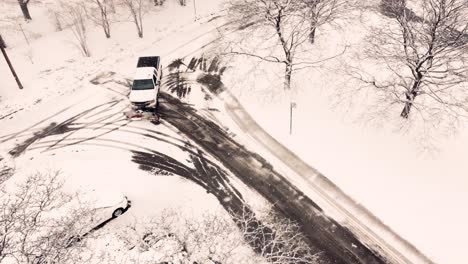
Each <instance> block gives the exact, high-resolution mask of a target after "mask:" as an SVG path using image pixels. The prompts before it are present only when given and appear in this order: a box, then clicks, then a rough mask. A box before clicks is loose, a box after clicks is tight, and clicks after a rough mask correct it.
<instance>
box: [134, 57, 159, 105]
mask: <svg viewBox="0 0 468 264" xmlns="http://www.w3.org/2000/svg"><path fill="white" fill-rule="evenodd" d="M161 75H162V66H161V59H160V57H159V56H154V57H140V58H138V63H137V68H136V72H135V76H134V78H133V83H132V87H131V90H130V96H129V98H130V102H131V103H132V105H133V106H134V107H135V108H137V109H140V108H146V107H151V106H153V107H156V106H157V102H158V95H159V87H160V84H161Z"/></svg>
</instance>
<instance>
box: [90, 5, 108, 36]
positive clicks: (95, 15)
mask: <svg viewBox="0 0 468 264" xmlns="http://www.w3.org/2000/svg"><path fill="white" fill-rule="evenodd" d="M88 1H89V2H90V3H92V4H93V5H94V8H92V10H91V13H90V17H91V20H93V22H94V23H96V24H97V25H100V26H101V27H102V29H103V30H104V34H105V35H106V38H110V37H111V34H110V24H111V21H110V12H111V11H112V5H113V3H111V2H112V0H88Z"/></svg>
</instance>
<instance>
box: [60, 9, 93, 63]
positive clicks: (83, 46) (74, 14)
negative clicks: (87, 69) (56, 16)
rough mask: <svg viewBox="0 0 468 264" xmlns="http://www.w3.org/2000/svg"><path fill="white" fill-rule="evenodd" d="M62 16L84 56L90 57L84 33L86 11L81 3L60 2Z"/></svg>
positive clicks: (85, 33)
mask: <svg viewBox="0 0 468 264" xmlns="http://www.w3.org/2000/svg"><path fill="white" fill-rule="evenodd" d="M61 7H62V15H63V18H64V20H65V21H66V24H67V26H68V27H70V29H71V31H72V32H73V36H74V37H75V39H76V41H77V42H78V47H79V48H80V50H81V52H82V53H83V55H84V56H86V57H90V56H91V52H90V50H89V47H88V39H87V32H86V9H85V7H84V5H83V4H82V3H66V2H61Z"/></svg>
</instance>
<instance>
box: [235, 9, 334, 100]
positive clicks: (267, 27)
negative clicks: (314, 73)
mask: <svg viewBox="0 0 468 264" xmlns="http://www.w3.org/2000/svg"><path fill="white" fill-rule="evenodd" d="M304 8H305V4H304V2H300V1H293V0H261V1H256V0H235V1H232V2H231V3H230V6H229V11H230V15H231V16H232V17H233V20H234V21H241V26H240V29H243V30H244V31H247V32H249V33H248V36H250V37H249V39H252V38H251V36H256V37H258V38H262V37H263V36H261V34H262V33H263V32H267V33H266V34H265V33H263V34H264V35H266V36H267V37H266V39H264V38H262V39H261V41H262V42H264V46H265V45H273V46H272V47H271V46H268V47H264V49H260V48H259V46H261V45H257V47H256V48H257V49H256V50H255V51H250V50H245V49H244V48H242V47H238V48H237V49H239V50H234V49H232V48H231V50H230V51H229V53H230V54H239V55H246V56H250V57H255V58H258V59H261V60H263V61H267V62H272V63H278V64H282V65H284V89H285V90H287V91H288V90H290V89H291V79H292V75H293V72H294V71H298V70H302V69H305V68H309V67H313V66H317V64H318V63H320V62H322V61H324V60H327V59H330V58H327V59H321V60H317V61H310V60H308V59H307V57H308V54H307V50H306V49H305V48H304V47H303V44H304V43H306V42H307V40H308V38H310V32H309V31H310V21H309V20H310V17H309V13H308V12H304V10H303V9H304ZM317 23H318V22H317ZM321 23H322V22H321ZM318 25H319V24H316V25H314V28H315V27H317V26H318ZM314 32H315V31H314ZM314 34H315V33H314ZM314 36H315V35H314ZM240 46H242V45H240ZM280 54H281V55H280ZM333 57H335V56H333Z"/></svg>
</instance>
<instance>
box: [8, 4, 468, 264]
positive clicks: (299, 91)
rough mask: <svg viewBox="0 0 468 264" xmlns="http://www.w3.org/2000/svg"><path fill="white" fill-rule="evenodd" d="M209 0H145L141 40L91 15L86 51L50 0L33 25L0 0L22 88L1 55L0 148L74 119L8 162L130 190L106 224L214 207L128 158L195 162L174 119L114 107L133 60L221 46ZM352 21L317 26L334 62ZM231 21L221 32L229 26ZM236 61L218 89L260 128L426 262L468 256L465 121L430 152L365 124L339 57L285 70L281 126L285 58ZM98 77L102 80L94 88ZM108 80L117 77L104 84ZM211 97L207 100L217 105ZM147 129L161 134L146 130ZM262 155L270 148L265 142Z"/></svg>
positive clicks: (181, 183)
mask: <svg viewBox="0 0 468 264" xmlns="http://www.w3.org/2000/svg"><path fill="white" fill-rule="evenodd" d="M213 2H214V1H210V0H197V2H196V3H197V13H198V16H199V19H198V20H197V21H196V22H194V10H193V6H192V4H193V3H192V2H191V1H188V3H187V6H186V7H180V6H179V5H178V4H177V3H176V1H169V0H167V1H166V3H165V4H164V6H163V7H152V9H151V11H150V12H148V14H146V16H145V19H144V26H145V29H144V30H145V36H144V38H143V39H139V38H137V35H136V32H135V29H134V27H135V25H134V24H133V23H132V22H131V21H130V17H119V18H118V22H116V23H115V24H113V26H112V27H113V28H112V38H111V39H106V38H105V37H104V35H103V33H102V29H100V28H99V27H97V26H95V25H89V29H88V34H89V35H88V40H89V47H90V50H91V57H89V58H85V57H83V56H82V55H81V53H80V51H79V49H78V48H77V47H76V44H75V42H74V41H75V40H74V38H73V35H72V33H71V32H70V31H69V30H68V29H64V30H63V31H56V29H55V27H54V25H53V19H51V17H50V14H49V12H48V10H50V9H51V8H52V6H53V3H54V2H53V1H51V0H49V1H36V2H31V4H30V10H31V15H32V16H33V21H32V22H29V23H25V22H24V21H23V20H22V19H21V13H20V9H19V7H18V6H17V4H16V3H15V1H13V0H11V1H2V3H0V14H1V15H0V16H2V17H1V20H0V23H1V24H0V30H1V31H0V32H1V33H2V35H3V38H4V39H5V41H6V42H7V45H8V48H7V51H8V54H9V56H10V59H11V61H12V62H13V64H14V66H15V68H16V70H17V72H18V75H19V77H20V79H21V81H22V82H23V84H24V86H25V88H24V89H23V90H19V89H17V87H16V84H15V82H14V79H13V78H12V77H11V75H10V72H9V70H8V67H7V65H6V63H0V80H1V81H0V142H1V145H0V151H1V152H2V153H8V152H9V151H10V150H12V149H13V148H15V147H17V146H18V144H21V143H22V142H24V141H25V140H27V139H29V138H31V137H34V136H37V135H40V133H41V131H42V130H43V129H44V127H47V126H48V125H49V124H51V123H52V122H55V123H56V124H61V123H62V124H63V123H64V124H67V120H68V119H69V118H70V117H76V118H74V119H73V120H72V121H73V122H74V125H73V126H72V127H66V129H69V130H66V134H64V133H57V134H53V135H49V136H47V137H44V138H40V137H39V139H38V140H37V141H34V142H33V143H32V144H30V145H28V146H26V147H27V149H26V151H25V152H24V153H23V152H22V153H20V154H19V155H18V156H17V157H15V159H14V167H15V169H16V172H17V173H18V174H19V175H25V174H28V173H31V172H33V171H36V170H47V169H53V170H55V169H56V170H60V171H61V172H62V174H63V175H64V176H65V177H66V178H67V185H68V186H70V188H75V187H77V186H89V185H92V186H96V188H108V189H112V190H116V191H119V192H123V193H125V194H126V195H127V196H128V197H131V199H132V202H133V204H132V208H131V209H130V210H129V211H128V213H126V214H124V215H123V216H122V217H121V218H119V219H118V220H117V221H115V223H112V225H115V226H124V225H125V224H128V223H130V222H131V220H132V219H135V218H137V219H139V218H145V217H149V216H152V215H155V214H158V213H159V212H161V211H162V210H164V209H166V208H168V207H171V208H178V209H180V211H182V212H185V213H186V214H187V215H194V214H195V215H196V214H199V213H204V212H206V211H211V212H223V211H222V207H221V206H220V204H219V201H218V200H217V199H216V197H215V196H214V195H212V194H210V193H207V192H206V191H205V190H204V189H203V188H202V187H200V186H199V185H196V184H193V183H192V182H190V181H187V180H186V179H184V178H181V177H180V178H179V177H168V176H167V175H156V176H155V175H154V173H151V172H147V171H143V170H140V169H139V167H138V165H137V164H135V163H132V162H128V161H130V160H131V159H132V153H131V152H129V150H130V149H132V150H135V149H137V150H147V149H152V150H162V149H163V150H164V153H165V154H166V155H168V156H170V157H172V158H174V159H177V160H178V161H185V162H184V164H185V165H187V166H189V167H190V166H192V165H191V164H190V161H189V159H190V158H189V155H188V154H187V152H185V151H183V150H182V148H181V146H184V144H189V143H191V142H190V140H189V139H187V138H183V137H181V136H180V135H179V133H178V132H177V131H176V130H175V129H174V128H173V127H171V126H170V125H159V126H156V128H155V126H153V125H151V124H149V125H148V124H145V123H144V122H133V123H131V124H128V123H127V121H126V120H125V119H124V116H123V115H122V112H123V111H125V110H126V109H128V102H127V101H126V100H127V99H126V93H127V91H126V88H127V87H125V86H124V85H122V83H123V84H125V83H126V81H127V80H128V79H131V76H132V74H133V72H134V66H135V64H136V58H137V57H138V56H143V55H153V54H158V55H160V56H161V57H162V58H163V60H164V62H163V64H164V66H166V65H167V64H168V63H169V62H171V61H172V60H174V59H178V58H187V59H189V58H191V57H193V56H202V55H203V54H212V53H213V52H215V51H216V49H215V48H214V47H213V46H209V45H207V43H213V42H214V41H215V40H216V39H218V38H219V37H220V36H221V31H220V28H221V27H222V25H224V23H225V22H226V21H224V20H223V18H217V16H218V15H222V14H223V12H222V11H220V9H221V8H222V7H220V6H219V5H215V4H213ZM6 14H8V15H6ZM5 21H6V22H5ZM351 25H352V26H353V27H352V28H351V29H350V28H347V29H346V30H337V29H332V30H330V31H327V33H323V32H318V38H317V40H318V42H317V47H318V48H317V50H318V51H317V52H316V53H321V54H322V53H323V54H334V53H335V52H336V51H339V50H341V48H342V47H343V46H344V45H345V44H344V43H347V44H350V47H349V48H348V50H347V52H349V53H347V54H349V55H345V56H344V58H341V59H342V60H346V59H349V58H350V57H352V55H351V54H355V53H359V51H360V45H361V44H362V43H361V42H362V41H364V39H363V35H364V33H365V29H363V28H361V27H360V26H359V25H358V23H356V22H354V23H351ZM20 26H21V28H22V29H23V30H24V34H25V35H23V33H22V32H21V30H19V28H20ZM230 30H231V29H230V28H227V29H226V28H225V31H224V32H230ZM337 39H338V40H339V41H336V40H337ZM26 40H27V41H28V42H29V43H27V42H26ZM335 42H337V43H336V45H329V44H328V43H335ZM314 55H317V54H314ZM338 60H340V58H338ZM236 62H238V61H237V59H236V58H233V59H229V60H226V61H225V64H226V65H228V69H227V70H226V72H225V73H224V74H223V82H224V85H225V86H226V87H227V88H228V90H229V91H230V92H231V93H232V94H234V95H235V96H236V97H237V99H238V100H239V101H240V102H241V103H242V105H243V106H244V107H245V109H247V110H248V112H249V113H250V114H251V115H252V116H253V117H254V119H255V121H256V122H257V123H259V124H260V125H261V126H262V127H263V128H264V129H265V130H266V131H267V132H268V133H270V134H271V135H272V136H273V137H274V138H276V139H277V140H278V141H280V142H281V143H283V144H284V145H286V146H287V147H288V148H290V149H291V150H292V151H293V152H295V153H296V154H297V155H298V156H300V157H301V158H302V159H303V160H304V161H306V162H307V163H309V164H310V165H311V166H313V167H314V168H316V169H317V170H319V171H320V172H321V173H323V174H324V175H325V176H326V177H327V178H328V179H330V180H331V181H332V182H333V183H335V184H336V185H337V186H338V187H340V188H341V189H342V190H343V191H344V192H345V193H347V194H348V195H350V196H351V197H352V198H353V199H354V200H356V201H357V202H358V203H360V204H362V205H363V206H364V207H366V208H367V209H369V210H370V211H371V212H372V213H373V214H375V215H376V216H377V217H378V218H379V219H381V220H382V221H383V222H384V223H385V224H386V225H388V226H389V227H390V228H391V229H393V230H394V231H396V233H398V234H399V235H401V236H402V237H403V238H404V239H406V240H408V241H409V242H410V243H412V244H413V245H415V246H416V247H417V248H418V249H420V250H421V251H422V252H423V253H424V254H425V255H427V256H428V257H430V258H431V259H432V260H433V261H435V262H437V263H453V264H457V263H462V262H463V261H464V260H465V259H468V255H467V253H466V251H465V247H466V245H468V228H467V227H466V223H468V214H467V213H466V210H464V208H466V202H467V201H468V179H467V178H466V175H467V173H468V164H467V163H466V162H464V161H465V157H466V156H468V148H466V146H468V131H466V129H465V128H464V127H462V128H461V129H460V130H459V133H457V134H455V135H452V136H450V137H445V136H444V137H442V136H439V135H437V132H436V131H433V132H434V135H435V136H436V137H437V140H435V141H434V142H431V147H434V148H436V149H437V151H431V152H427V151H425V150H424V147H425V145H424V144H425V143H424V142H423V143H421V141H420V140H418V130H416V131H410V132H405V133H402V132H399V131H397V130H396V129H395V127H398V124H393V123H391V124H385V125H382V126H374V125H366V123H365V122H364V121H363V120H362V119H361V118H359V117H357V114H356V112H359V111H361V110H362V108H363V106H362V105H353V106H351V108H348V107H346V106H343V105H338V106H336V105H335V104H334V97H335V94H334V92H333V91H339V88H340V86H342V85H344V81H343V78H342V76H341V75H340V72H339V71H333V70H330V69H333V67H336V65H337V64H339V62H337V61H336V60H334V61H330V62H327V63H325V64H324V65H323V67H321V68H314V69H311V70H310V71H308V72H307V73H302V74H299V75H298V76H297V77H295V78H294V79H293V84H294V86H293V87H294V89H295V90H296V92H295V95H294V101H295V102H296V103H297V107H296V108H294V109H293V119H292V120H293V127H292V129H293V130H292V134H289V129H290V127H289V118H290V116H289V115H290V112H289V110H290V109H289V107H290V105H289V101H287V100H283V99H281V98H280V96H281V95H282V94H283V93H282V91H281V89H282V80H281V71H282V68H280V67H279V69H276V68H274V66H270V65H266V64H264V63H261V64H259V63H258V62H257V61H255V60H253V59H245V58H243V59H242V63H243V64H244V65H248V66H245V67H243V66H242V67H241V66H239V65H241V64H240V63H237V64H236ZM250 65H251V66H250ZM99 76H101V77H102V80H101V79H100V82H99V83H98V84H97V85H96V84H92V83H91V81H92V80H93V79H96V77H99ZM106 80H112V81H110V82H108V83H105V84H103V83H104V82H105V81H106ZM272 89H273V91H278V92H271V90H272ZM194 90H195V89H194ZM277 95H280V96H277ZM201 99H203V94H202V93H201V92H199V91H192V94H191V95H190V97H189V98H188V99H187V100H189V101H188V102H189V103H192V104H195V105H197V107H198V108H200V109H204V110H206V109H209V108H210V107H213V105H204V103H200V102H203V100H201ZM215 102H217V101H215ZM217 103H219V105H215V104H214V103H213V104H214V106H215V107H218V106H219V109H222V107H221V103H220V102H217ZM96 106H99V107H97V108H96ZM399 110H401V109H397V110H396V112H395V113H396V115H398V113H397V111H399ZM213 116H215V117H217V118H219V120H221V121H222V123H223V125H225V126H227V127H229V128H230V130H231V131H233V132H234V133H237V134H238V139H239V141H242V142H243V143H244V142H245V143H244V144H248V143H249V142H252V141H250V140H251V139H250V138H249V136H248V135H245V137H244V135H242V132H241V130H240V129H239V128H238V127H236V124H235V123H234V122H232V120H228V119H227V118H226V115H224V113H220V114H219V115H218V114H214V115H213ZM223 116H224V117H223ZM68 121H69V120H68ZM77 124H78V125H77ZM410 129H411V128H410ZM416 129H417V128H416ZM69 132H71V133H69ZM154 137H157V138H158V139H159V141H155V140H152V139H154ZM258 151H259V152H260V153H262V152H264V153H265V155H268V154H267V152H266V151H265V150H262V149H261V148H258ZM4 155H5V154H4ZM272 158H273V157H272ZM275 166H278V167H281V165H279V164H278V165H275ZM285 171H286V169H285ZM232 181H233V182H234V185H236V186H237V188H239V189H240V190H242V191H243V192H244V194H245V195H246V197H249V198H248V199H249V202H251V203H255V202H256V201H257V200H259V198H258V197H256V194H254V193H251V192H250V190H249V189H248V188H246V187H245V186H244V185H242V184H241V183H239V182H236V181H235V180H234V179H232ZM259 203H260V205H259V207H261V206H262V202H259ZM224 213H225V212H224ZM221 214H222V213H221Z"/></svg>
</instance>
